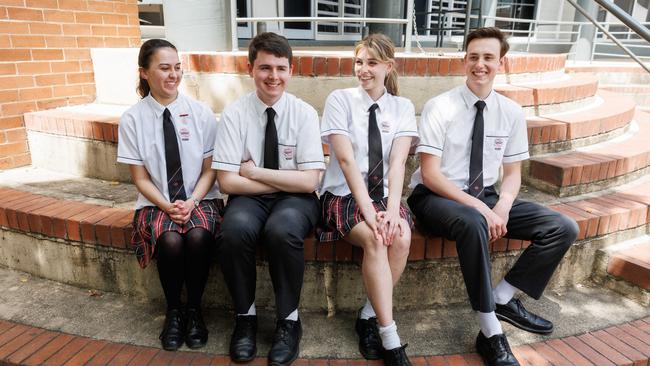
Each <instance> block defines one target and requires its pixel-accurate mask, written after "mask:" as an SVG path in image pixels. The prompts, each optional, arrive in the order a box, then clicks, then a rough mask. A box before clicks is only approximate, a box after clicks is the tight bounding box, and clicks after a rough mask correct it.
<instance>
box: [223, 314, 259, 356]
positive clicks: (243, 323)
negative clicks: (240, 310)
mask: <svg viewBox="0 0 650 366" xmlns="http://www.w3.org/2000/svg"><path fill="white" fill-rule="evenodd" d="M256 337H257V316H256V315H239V316H236V317H235V330H233V332H232V337H231V338H230V358H231V359H232V360H233V361H234V362H249V361H251V360H252V359H253V358H255V355H256V354H257V346H256Z"/></svg>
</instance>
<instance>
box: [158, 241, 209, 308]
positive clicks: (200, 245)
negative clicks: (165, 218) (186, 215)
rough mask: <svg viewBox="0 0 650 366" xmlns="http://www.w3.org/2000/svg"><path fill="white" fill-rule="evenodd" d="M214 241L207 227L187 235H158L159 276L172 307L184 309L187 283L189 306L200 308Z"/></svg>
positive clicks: (166, 297) (169, 306)
mask: <svg viewBox="0 0 650 366" xmlns="http://www.w3.org/2000/svg"><path fill="white" fill-rule="evenodd" d="M213 244H214V237H213V236H212V234H211V233H210V232H209V231H208V230H205V229H203V228H194V229H192V230H190V231H188V232H187V233H185V234H184V235H181V234H179V233H177V232H175V231H167V232H164V233H163V234H162V235H160V237H158V241H157V242H156V249H157V251H158V254H157V258H158V276H159V277H160V284H161V285H162V288H163V291H164V292H165V299H166V300H167V308H168V309H178V308H180V306H181V289H182V288H183V283H185V286H186V287H187V306H188V307H190V308H199V307H200V305H201V297H203V290H204V289H205V284H206V283H207V281H208V271H209V269H210V254H211V249H212V247H213Z"/></svg>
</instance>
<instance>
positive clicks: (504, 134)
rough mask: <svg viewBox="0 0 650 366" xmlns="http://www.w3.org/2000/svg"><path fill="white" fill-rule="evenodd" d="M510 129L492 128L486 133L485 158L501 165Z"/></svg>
mask: <svg viewBox="0 0 650 366" xmlns="http://www.w3.org/2000/svg"><path fill="white" fill-rule="evenodd" d="M509 137H510V136H509V135H508V131H505V130H492V131H487V132H486V133H485V145H484V146H483V152H484V153H485V160H486V161H490V162H493V163H496V164H497V165H501V160H502V159H503V152H504V151H505V150H506V146H508V138H509Z"/></svg>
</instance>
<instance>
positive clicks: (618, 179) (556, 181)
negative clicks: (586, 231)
mask: <svg viewBox="0 0 650 366" xmlns="http://www.w3.org/2000/svg"><path fill="white" fill-rule="evenodd" d="M546 168H548V169H550V170H549V172H542V171H541V169H546ZM534 169H535V173H534V174H535V176H545V177H546V178H545V179H544V180H542V179H539V178H535V177H534V176H533V174H531V173H530V172H531V167H530V163H529V162H526V163H525V164H524V174H523V175H522V180H523V181H524V182H525V183H526V184H527V185H528V186H531V187H534V188H536V189H539V190H540V191H543V192H547V193H550V194H553V195H556V196H558V197H569V196H577V195H581V194H585V193H591V192H597V191H601V190H604V189H608V188H614V187H618V186H621V185H623V184H626V183H630V182H632V181H634V180H636V179H639V178H642V177H643V176H645V175H647V174H650V166H646V167H644V168H641V169H637V170H635V171H633V172H630V173H627V174H622V175H618V176H615V177H611V178H607V179H603V180H597V181H591V182H588V183H578V184H571V185H564V184H562V182H563V180H565V179H567V178H566V177H565V176H564V174H563V173H562V172H561V170H560V169H559V168H556V167H551V166H546V165H545V166H544V167H541V168H534Z"/></svg>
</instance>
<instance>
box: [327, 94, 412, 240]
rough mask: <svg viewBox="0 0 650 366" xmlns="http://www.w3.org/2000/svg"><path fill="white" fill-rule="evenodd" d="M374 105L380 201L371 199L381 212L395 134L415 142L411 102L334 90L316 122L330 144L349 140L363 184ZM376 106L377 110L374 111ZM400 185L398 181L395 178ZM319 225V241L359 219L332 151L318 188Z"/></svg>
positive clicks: (335, 235)
mask: <svg viewBox="0 0 650 366" xmlns="http://www.w3.org/2000/svg"><path fill="white" fill-rule="evenodd" d="M374 104H376V105H377V106H376V107H373V109H374V113H375V116H376V123H377V127H378V128H379V131H380V134H381V148H382V150H381V152H382V168H383V199H381V200H374V201H373V206H374V207H375V210H377V211H385V210H386V204H387V198H388V175H389V174H388V172H389V169H390V166H389V162H390V153H391V149H392V146H393V141H394V140H395V139H396V138H399V137H403V136H410V137H413V138H414V142H415V141H416V140H417V137H418V133H417V124H416V121H415V109H414V107H413V103H411V101H410V100H408V99H406V98H403V97H399V96H395V95H392V94H389V93H388V92H384V94H383V95H382V96H381V97H380V98H379V99H378V100H377V101H373V100H372V98H370V96H369V95H368V93H367V92H366V91H365V90H363V88H361V87H356V88H348V89H338V90H335V91H333V92H332V93H331V94H330V95H329V96H328V98H327V101H326V103H325V109H324V111H323V119H322V122H321V138H322V141H323V143H327V144H329V143H330V141H329V136H331V135H335V134H336V135H344V136H347V137H348V138H349V139H350V142H351V143H352V148H353V150H354V159H355V161H356V162H357V165H358V168H359V171H360V173H361V176H362V178H363V179H364V181H366V183H367V182H368V177H369V174H368V170H369V167H368V166H369V146H368V145H369V143H368V134H369V128H370V126H369V123H370V119H369V116H370V108H371V107H372V106H373V105H374ZM375 108H376V109H375ZM398 183H400V184H401V182H398ZM320 192H321V203H322V210H323V212H322V219H321V220H322V225H321V227H320V228H319V230H318V237H319V240H320V241H333V240H338V239H340V238H342V237H344V236H345V235H347V234H348V233H349V232H350V231H351V230H352V228H353V227H354V226H355V225H357V224H358V223H360V222H362V221H364V219H363V216H362V215H361V212H360V209H359V207H358V206H357V204H356V202H355V200H354V198H353V197H352V192H351V191H350V187H349V186H348V183H347V181H346V180H345V176H344V174H343V170H342V169H341V166H340V165H339V162H338V159H337V157H336V153H335V152H334V150H333V149H330V162H329V166H328V168H327V170H326V171H325V176H324V178H323V183H322V187H321V190H320ZM400 216H401V217H402V218H403V219H405V220H407V222H409V224H411V225H412V220H411V217H410V214H409V212H408V209H407V208H406V207H405V206H404V205H402V204H401V205H400Z"/></svg>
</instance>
